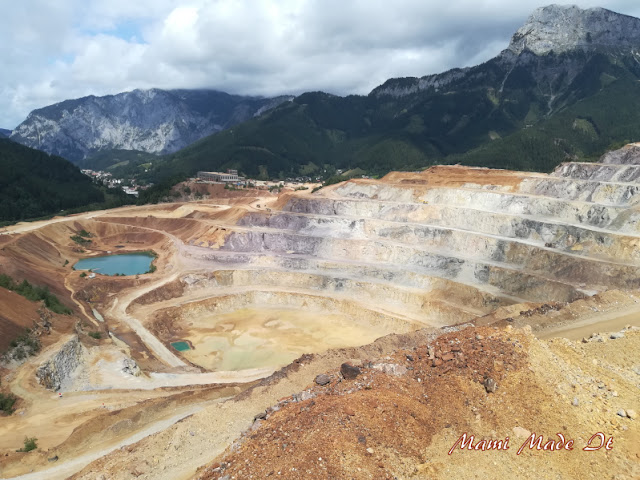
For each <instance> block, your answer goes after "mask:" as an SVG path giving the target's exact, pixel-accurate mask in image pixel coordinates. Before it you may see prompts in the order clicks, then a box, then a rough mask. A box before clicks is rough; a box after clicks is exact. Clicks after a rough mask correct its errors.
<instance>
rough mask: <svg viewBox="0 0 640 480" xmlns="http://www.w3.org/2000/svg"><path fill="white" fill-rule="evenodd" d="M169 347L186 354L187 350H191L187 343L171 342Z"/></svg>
mask: <svg viewBox="0 0 640 480" xmlns="http://www.w3.org/2000/svg"><path fill="white" fill-rule="evenodd" d="M171 346H172V347H173V348H175V349H176V350H178V351H179V352H186V351H187V350H191V347H190V346H189V344H188V343H187V342H173V343H172V344H171Z"/></svg>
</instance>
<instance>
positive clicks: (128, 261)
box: [73, 253, 155, 275]
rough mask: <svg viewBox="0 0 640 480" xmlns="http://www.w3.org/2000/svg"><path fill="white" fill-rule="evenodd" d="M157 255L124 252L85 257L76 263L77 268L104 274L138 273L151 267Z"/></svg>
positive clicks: (144, 271) (145, 271)
mask: <svg viewBox="0 0 640 480" xmlns="http://www.w3.org/2000/svg"><path fill="white" fill-rule="evenodd" d="M154 258H155V257H154V256H153V255H151V254H149V253H122V254H119V255H106V256H103V257H89V258H83V259H82V260H79V261H78V263H76V264H75V265H74V266H73V268H74V269H75V270H92V271H94V272H96V273H100V274H102V275H116V274H122V275H138V274H141V273H147V272H148V271H149V270H150V269H151V262H152V261H153V259H154Z"/></svg>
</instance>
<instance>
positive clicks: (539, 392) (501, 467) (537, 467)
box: [197, 327, 640, 480]
mask: <svg viewBox="0 0 640 480" xmlns="http://www.w3.org/2000/svg"><path fill="white" fill-rule="evenodd" d="M528 332H530V329H529V330H524V331H523V330H513V329H511V328H510V327H507V329H495V328H488V327H474V328H467V329H464V330H462V331H460V332H455V333H450V334H447V335H444V336H441V337H440V338H438V339H437V340H436V341H435V342H433V343H432V344H431V345H429V346H422V347H418V348H413V349H409V350H400V351H398V352H396V353H394V354H393V355H391V356H387V357H384V358H382V359H378V360H376V361H373V362H372V363H370V362H366V361H365V362H363V365H362V366H361V367H360V373H359V374H357V376H356V377H355V378H353V379H349V375H348V372H347V375H346V376H345V375H343V374H341V373H340V372H339V371H335V370H334V371H329V372H327V373H328V377H327V379H328V380H329V381H330V383H328V384H327V385H324V386H320V385H317V384H312V385H310V386H309V388H308V389H306V390H304V391H303V392H302V394H299V395H296V396H294V397H288V398H286V399H283V400H281V401H280V402H279V403H278V404H276V405H275V406H274V407H273V408H271V409H268V410H267V414H266V418H265V419H262V420H257V421H256V422H255V423H254V424H253V426H252V427H251V429H250V430H248V431H247V432H245V434H244V436H243V437H242V438H241V439H240V440H239V441H237V442H235V443H234V444H233V445H232V446H231V447H230V448H229V449H228V450H227V451H226V452H225V454H224V455H222V456H220V457H219V459H218V460H217V461H216V462H215V463H213V464H212V465H209V466H208V467H206V468H205V469H203V470H202V471H201V472H200V474H199V475H198V476H197V478H198V479H201V480H209V479H222V478H225V479H248V478H260V479H262V478H270V477H274V478H290V479H300V478H357V479H360V478H362V479H364V478H376V479H393V478H443V479H444V478H620V479H621V478H629V479H631V478H638V475H640V447H639V445H640V428H639V427H638V419H637V417H636V413H635V412H637V411H638V407H640V401H639V400H640V398H639V396H638V394H637V391H638V384H639V382H640V375H639V374H640V365H639V364H638V358H637V355H636V352H637V349H638V348H639V347H640V332H639V331H638V330H626V331H625V332H624V334H623V335H624V336H623V337H622V338H618V339H616V340H610V341H608V342H589V343H577V342H571V341H568V340H565V339H555V340H551V341H540V340H537V339H535V338H534V337H533V336H532V335H530V334H529V333H528ZM634 361H636V364H634V363H633V362H634ZM343 373H344V372H343ZM345 377H346V378H345ZM489 379H490V380H489ZM492 382H495V384H496V388H495V390H494V389H493V386H492V385H493V384H492ZM626 412H628V413H626ZM622 413H624V416H622ZM627 415H628V416H627ZM629 417H634V418H633V419H632V418H629ZM597 432H601V433H602V434H603V435H604V436H605V437H606V438H607V440H608V439H609V438H613V443H612V445H613V448H612V449H611V450H608V451H607V450H606V449H605V448H604V447H603V448H602V449H600V450H598V451H593V452H587V451H583V450H582V449H583V448H584V447H585V446H587V445H588V444H589V439H590V438H591V436H592V435H594V434H596V433H597ZM464 433H467V434H468V435H474V441H473V442H472V445H473V446H476V445H478V444H479V442H480V441H481V440H483V439H491V440H498V441H500V440H501V441H503V442H505V441H506V438H507V437H508V438H509V441H508V444H507V445H508V446H509V449H508V450H488V451H481V450H480V451H476V450H473V451H469V450H468V447H467V448H465V449H464V450H462V449H461V448H459V447H460V444H458V445H457V448H455V449H454V450H453V452H452V453H451V455H449V452H450V451H451V449H452V447H453V446H454V445H456V442H457V440H458V439H459V438H460V436H461V435H463V434H464ZM534 433H535V435H536V438H537V436H539V435H543V438H544V440H543V443H542V445H543V446H544V445H545V444H546V443H547V442H548V441H549V440H551V441H554V442H557V441H558V440H560V437H559V436H558V435H557V434H558V433H560V434H561V435H563V437H564V438H565V439H566V441H567V442H568V441H569V440H570V439H572V440H574V444H573V450H571V451H568V450H562V451H538V450H537V448H534V449H530V448H529V445H530V443H528V442H530V440H531V437H530V435H531V434H534ZM503 444H504V443H503ZM523 444H525V445H526V446H525V448H524V450H523V452H522V453H521V455H518V454H517V452H518V450H519V449H520V447H521V446H522V445H523ZM599 444H600V442H599V437H597V438H596V439H595V440H593V441H592V442H591V445H594V446H595V445H599ZM534 445H537V444H535V442H534ZM556 446H557V444H556ZM479 448H482V443H480V447H479ZM471 465H473V466H472V467H471Z"/></svg>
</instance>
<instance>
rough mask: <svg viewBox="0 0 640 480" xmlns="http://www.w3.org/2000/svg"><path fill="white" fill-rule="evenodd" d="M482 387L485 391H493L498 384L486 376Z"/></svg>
mask: <svg viewBox="0 0 640 480" xmlns="http://www.w3.org/2000/svg"><path fill="white" fill-rule="evenodd" d="M484 389H485V390H486V391H487V393H494V392H495V391H496V390H497V389H498V384H497V383H496V381H495V380H494V379H493V378H487V379H486V380H485V381H484Z"/></svg>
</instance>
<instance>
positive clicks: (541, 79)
mask: <svg viewBox="0 0 640 480" xmlns="http://www.w3.org/2000/svg"><path fill="white" fill-rule="evenodd" d="M571 53H576V54H577V55H573V56H572V55H570V54H571ZM598 53H600V54H606V55H616V56H626V57H633V58H632V59H631V60H630V63H632V64H633V63H635V62H640V19H638V18H634V17H630V16H627V15H622V14H619V13H615V12H612V11H610V10H606V9H604V8H590V9H586V10H585V9H581V8H579V7H576V6H559V5H549V6H547V7H541V8H538V9H536V10H535V11H534V12H533V14H531V16H530V17H529V18H528V19H527V21H526V22H525V23H524V25H523V26H522V27H520V28H519V29H518V30H517V32H516V33H515V34H514V35H513V37H512V39H511V42H510V44H509V46H508V48H507V49H505V50H504V51H503V52H502V53H500V55H498V56H496V57H495V58H493V59H491V60H489V61H488V62H486V63H485V64H482V65H478V66H475V67H471V68H463V69H453V70H449V71H447V72H444V73H440V74H436V75H428V76H424V77H421V78H394V79H390V80H388V81H387V82H385V83H384V84H383V85H381V86H379V87H377V88H376V89H374V90H373V91H372V92H371V95H373V96H376V97H383V96H387V97H394V98H401V97H407V96H410V95H413V94H416V93H419V92H440V91H446V92H452V91H461V90H472V89H474V88H478V87H484V88H493V89H495V90H496V91H498V92H502V91H503V90H504V89H505V88H507V89H508V88H525V87H526V88H530V87H531V86H532V85H527V82H524V83H523V82H522V78H526V77H530V78H532V79H533V80H534V82H535V84H537V86H536V87H535V88H533V89H532V92H534V93H535V92H538V91H542V92H547V91H548V90H549V84H551V83H553V82H556V83H559V86H558V87H557V91H555V92H553V93H551V94H550V95H548V97H549V100H550V102H553V100H554V99H555V98H556V97H559V96H562V95H563V94H564V93H565V90H566V89H567V88H568V87H569V85H570V84H571V82H572V81H573V80H574V79H575V78H576V76H577V75H578V74H580V73H581V72H582V71H583V70H584V69H585V68H588V67H586V65H587V64H588V61H589V59H590V58H591V57H592V56H593V55H595V54H598ZM564 54H568V55H564ZM514 72H516V74H517V75H515V76H513V75H512V74H513V73H514ZM518 77H521V79H520V80H518ZM563 78H564V81H562V82H559V80H558V79H563ZM527 81H528V80H527ZM545 95H546V94H543V96H545Z"/></svg>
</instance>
